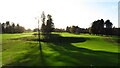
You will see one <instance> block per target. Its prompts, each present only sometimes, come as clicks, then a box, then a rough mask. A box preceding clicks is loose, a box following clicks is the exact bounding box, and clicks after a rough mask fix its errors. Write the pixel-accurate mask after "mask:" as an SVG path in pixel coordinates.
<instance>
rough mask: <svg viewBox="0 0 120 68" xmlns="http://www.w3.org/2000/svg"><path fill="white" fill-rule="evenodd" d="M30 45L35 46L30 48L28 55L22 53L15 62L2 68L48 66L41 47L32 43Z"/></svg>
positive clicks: (37, 67)
mask: <svg viewBox="0 0 120 68" xmlns="http://www.w3.org/2000/svg"><path fill="white" fill-rule="evenodd" d="M29 44H31V45H34V46H30V48H31V50H28V51H27V52H26V53H20V54H19V55H17V56H16V57H15V58H14V59H15V61H13V62H11V63H9V64H6V65H4V66H2V68H19V67H25V68H26V67H31V68H39V66H46V65H48V64H47V63H46V60H45V56H44V52H43V51H42V50H39V48H38V46H39V45H38V44H36V43H31V42H30V43H29Z"/></svg>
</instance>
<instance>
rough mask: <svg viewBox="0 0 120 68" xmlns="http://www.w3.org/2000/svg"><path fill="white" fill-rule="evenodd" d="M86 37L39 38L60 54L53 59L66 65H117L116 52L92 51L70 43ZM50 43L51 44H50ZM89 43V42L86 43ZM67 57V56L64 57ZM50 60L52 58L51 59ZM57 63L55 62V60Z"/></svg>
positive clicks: (80, 40)
mask: <svg viewBox="0 0 120 68" xmlns="http://www.w3.org/2000/svg"><path fill="white" fill-rule="evenodd" d="M86 40H88V38H82V37H61V36H59V37H55V38H54V37H53V38H51V39H47V40H41V41H42V42H46V43H48V45H49V46H48V47H50V48H52V49H53V50H54V51H57V52H58V53H59V54H60V55H58V56H55V57H54V59H56V61H58V62H60V61H61V62H62V63H65V64H66V65H67V66H71V65H73V66H74V65H75V66H117V65H118V54H119V53H112V52H104V51H94V50H90V49H86V48H80V47H76V46H74V45H72V44H71V43H78V42H81V43H82V42H85V41H86ZM50 43H51V45H50ZM88 45H89V44H88ZM66 57H67V58H66ZM51 61H52V60H51ZM56 63H57V62H56Z"/></svg>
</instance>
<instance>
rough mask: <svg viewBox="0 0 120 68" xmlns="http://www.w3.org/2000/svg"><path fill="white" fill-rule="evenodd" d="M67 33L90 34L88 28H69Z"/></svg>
mask: <svg viewBox="0 0 120 68" xmlns="http://www.w3.org/2000/svg"><path fill="white" fill-rule="evenodd" d="M66 32H69V33H74V34H80V33H89V32H88V29H87V28H86V29H85V28H80V27H78V26H70V27H69V26H67V27H66Z"/></svg>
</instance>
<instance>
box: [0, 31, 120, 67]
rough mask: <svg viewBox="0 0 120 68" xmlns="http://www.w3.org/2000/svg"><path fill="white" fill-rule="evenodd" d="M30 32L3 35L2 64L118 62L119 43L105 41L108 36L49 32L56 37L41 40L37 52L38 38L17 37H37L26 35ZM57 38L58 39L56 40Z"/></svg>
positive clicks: (39, 64) (111, 64)
mask: <svg viewBox="0 0 120 68" xmlns="http://www.w3.org/2000/svg"><path fill="white" fill-rule="evenodd" d="M32 34H33V33H23V34H3V45H2V46H3V56H2V58H3V60H2V61H3V65H5V66H6V65H7V66H116V65H117V64H118V59H119V57H118V54H120V53H119V51H118V47H119V46H118V45H117V43H113V42H110V41H107V40H105V38H108V37H103V36H95V35H89V34H81V35H74V34H70V33H53V34H59V35H60V37H59V38H54V40H53V39H52V41H50V40H46V41H42V42H41V44H42V51H40V50H39V45H38V41H31V40H30V41H26V40H25V39H18V38H23V37H24V38H28V39H37V37H35V36H30V35H32ZM16 38H17V39H16ZM10 39H12V40H10ZM110 39H111V38H110ZM115 39H117V38H115ZM60 40H62V41H61V42H56V41H60ZM48 41H49V42H48ZM54 41H55V42H54Z"/></svg>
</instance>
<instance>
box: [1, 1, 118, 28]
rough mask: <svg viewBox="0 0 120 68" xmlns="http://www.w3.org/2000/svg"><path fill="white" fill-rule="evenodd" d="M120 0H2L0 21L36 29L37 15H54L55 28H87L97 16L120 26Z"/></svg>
mask: <svg viewBox="0 0 120 68" xmlns="http://www.w3.org/2000/svg"><path fill="white" fill-rule="evenodd" d="M118 2H119V0H0V9H1V11H0V22H1V23H2V22H5V21H11V22H14V23H16V24H17V23H19V24H20V25H22V26H24V27H26V28H31V29H34V28H36V27H37V20H36V19H35V17H40V14H41V13H42V11H44V12H45V14H46V15H47V14H51V15H52V18H53V22H54V24H55V27H56V28H66V26H72V25H75V26H79V27H81V28H88V27H90V26H91V23H92V22H93V21H95V20H98V19H104V20H107V19H109V20H110V21H111V22H112V23H113V26H116V27H118Z"/></svg>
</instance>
